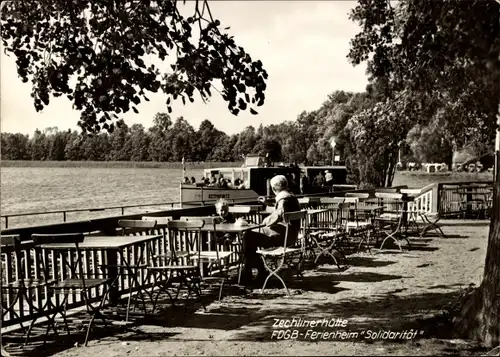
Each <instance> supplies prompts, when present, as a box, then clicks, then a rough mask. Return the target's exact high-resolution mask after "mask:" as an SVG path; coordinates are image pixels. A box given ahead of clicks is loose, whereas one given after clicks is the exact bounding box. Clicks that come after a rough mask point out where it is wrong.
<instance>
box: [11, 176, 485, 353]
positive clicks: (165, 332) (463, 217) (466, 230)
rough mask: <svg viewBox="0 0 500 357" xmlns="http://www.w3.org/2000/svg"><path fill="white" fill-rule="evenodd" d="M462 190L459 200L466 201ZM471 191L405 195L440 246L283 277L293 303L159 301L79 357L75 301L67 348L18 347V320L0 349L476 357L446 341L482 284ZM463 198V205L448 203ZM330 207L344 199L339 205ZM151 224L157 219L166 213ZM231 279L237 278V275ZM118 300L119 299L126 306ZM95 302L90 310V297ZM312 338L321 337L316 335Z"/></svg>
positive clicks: (230, 297) (357, 255)
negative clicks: (465, 298)
mask: <svg viewBox="0 0 500 357" xmlns="http://www.w3.org/2000/svg"><path fill="white" fill-rule="evenodd" d="M457 186H458V188H457ZM461 187H466V188H465V190H463V189H462V188H461ZM480 187H481V189H478V187H476V186H472V185H470V183H469V184H468V185H465V184H456V183H455V184H453V185H442V186H439V185H438V189H439V190H437V191H435V190H433V188H431V189H430V190H429V189H426V190H420V191H419V192H416V193H415V192H414V194H416V197H417V199H416V200H413V201H412V202H410V203H409V207H408V206H407V207H406V208H407V211H408V212H409V211H411V210H413V211H419V212H420V211H422V212H424V211H425V209H428V210H430V211H432V207H441V208H440V211H441V212H442V213H443V217H444V218H442V219H441V220H440V221H439V225H440V227H441V229H442V230H443V233H444V235H445V238H443V237H441V236H439V235H437V233H438V231H431V232H428V233H426V234H425V235H424V236H423V237H420V236H418V235H417V236H411V237H410V238H409V239H410V242H411V246H409V247H405V249H403V250H394V249H387V250H378V249H371V251H361V252H357V251H350V254H347V261H346V264H347V265H348V266H347V268H346V269H339V268H338V267H337V266H336V265H333V263H332V261H330V260H328V259H324V260H321V261H319V262H318V264H312V263H311V264H308V265H307V266H306V267H305V270H304V274H303V277H301V278H298V279H297V278H295V277H292V276H288V275H287V274H285V280H286V281H287V285H288V288H289V290H290V293H291V296H289V297H287V296H286V294H285V293H284V290H283V289H281V286H279V285H277V284H276V283H273V284H271V286H269V287H268V288H267V289H266V291H265V292H264V294H261V292H260V289H259V290H253V291H246V292H243V291H242V290H241V289H239V288H237V286H235V285H234V284H229V285H230V286H229V287H228V288H227V290H225V292H224V295H223V298H222V299H221V300H220V301H218V300H217V292H218V288H217V287H216V288H214V287H210V286H206V287H204V290H203V296H204V298H203V299H204V303H205V305H206V311H205V310H204V309H203V308H202V306H201V304H200V302H195V303H190V304H186V305H185V306H186V310H185V309H178V308H173V307H172V306H171V304H170V303H169V300H168V299H167V296H164V295H162V296H161V297H160V303H159V309H157V311H156V313H154V314H144V313H143V312H142V311H141V309H137V310H136V311H131V313H130V320H129V322H128V323H127V324H118V323H117V324H113V325H112V326H110V327H109V326H108V327H107V328H103V327H102V326H100V325H96V326H95V328H94V331H93V332H92V335H91V339H90V342H89V344H88V346H86V347H81V344H82V341H83V336H84V335H85V328H83V329H82V327H85V326H84V325H83V321H84V320H85V317H86V316H85V314H82V312H81V307H82V302H81V301H78V298H76V299H75V300H74V301H73V302H72V303H73V305H72V306H70V307H73V310H72V311H71V313H70V314H69V315H71V316H70V326H69V327H70V330H71V334H70V335H69V336H68V335H66V333H65V331H64V328H58V330H60V334H59V336H55V335H54V334H50V335H49V336H48V341H47V343H46V344H44V343H43V341H44V335H45V327H46V326H45V325H44V322H43V319H41V320H40V322H41V324H40V325H35V327H34V329H33V332H32V336H31V337H30V341H29V343H28V344H27V345H26V346H25V347H24V346H23V342H24V335H25V334H24V333H23V331H22V330H21V329H16V327H18V323H19V322H21V321H30V320H31V319H32V317H33V316H34V311H29V310H28V311H23V312H21V311H19V315H18V316H17V317H16V316H12V317H11V318H10V319H9V318H7V319H5V318H4V321H3V328H2V339H3V344H4V348H5V351H7V352H8V353H9V354H11V355H23V356H32V355H43V356H48V355H58V356H59V355H60V356H79V355H82V356H83V355H88V354H92V353H99V354H101V355H104V356H106V357H108V356H114V355H124V354H127V355H172V354H177V355H193V354H200V353H201V352H202V353H203V354H209V355H211V354H218V355H220V354H233V355H235V354H236V355H256V354H267V355H269V354H280V355H286V354H294V355H296V354H304V355H306V354H307V355H312V354H314V355H332V354H338V355H347V354H381V355H386V354H403V355H406V354H408V355H415V354H422V355H428V354H429V352H430V351H432V352H434V353H440V354H443V353H466V354H470V353H475V352H481V350H480V349H479V348H478V346H476V345H474V344H468V343H466V342H463V341H462V342H460V341H457V340H453V339H452V338H453V336H451V335H449V334H448V333H447V332H449V329H448V328H447V323H448V322H449V321H448V317H449V314H451V313H453V311H454V307H455V306H454V304H456V303H457V301H458V300H457V299H458V298H459V297H460V295H461V294H463V293H464V292H465V291H466V289H467V288H468V287H469V284H471V283H473V284H479V283H480V281H481V274H482V270H483V262H484V255H485V252H486V244H487V233H488V226H489V222H488V220H487V219H484V218H486V216H487V212H486V211H487V210H485V207H486V206H484V207H483V206H482V205H480V204H479V203H474V204H472V203H471V204H469V203H467V202H474V201H475V198H474V197H472V198H471V196H475V193H473V192H476V191H478V190H479V191H486V190H487V189H488V187H484V186H480ZM401 190H402V189H401V188H400V189H397V191H401ZM403 190H404V189H403ZM429 192H430V193H429ZM461 192H465V193H464V194H463V195H461V196H457V195H460V193H461ZM336 195H341V196H343V195H345V193H336ZM457 197H458V198H457ZM462 198H465V200H463V199H462ZM415 202H416V203H415ZM457 202H458V203H457ZM464 202H465V203H464ZM485 202H486V201H485ZM486 203H487V202H486ZM212 211H213V206H209V207H199V208H194V209H189V210H182V211H180V212H177V213H176V214H174V215H172V211H169V215H171V216H172V217H175V216H176V215H188V216H200V215H206V214H211V213H213V212H212ZM153 215H156V216H158V217H160V216H165V213H164V212H157V213H155V214H153ZM456 217H458V218H460V219H456ZM119 218H122V219H123V218H124V217H114V218H107V219H101V220H96V221H89V222H83V223H82V222H79V223H68V224H66V225H56V226H46V227H43V228H42V227H37V228H36V229H35V228H31V229H19V230H18V231H15V230H11V231H10V232H8V233H9V234H10V233H18V234H21V236H24V237H27V236H29V235H30V234H32V233H34V232H35V230H36V232H37V233H43V232H49V231H50V232H51V233H54V232H56V231H57V230H63V231H65V232H68V231H71V230H72V231H75V230H76V231H82V232H94V234H95V232H102V231H105V230H104V228H105V227H108V229H107V230H106V231H105V232H106V233H107V234H112V233H115V234H116V227H117V220H118V219H119ZM127 218H139V216H137V215H134V216H131V217H127ZM447 218H453V219H447ZM418 223H419V224H420V225H422V224H423V222H418ZM109 227H112V229H110V228H109ZM68 228H70V229H68ZM97 228H100V229H97ZM112 231H113V232H112ZM157 233H161V230H158V232H157ZM3 234H4V235H5V234H6V232H4V233H3ZM100 234H101V233H100ZM116 238H117V239H119V237H116ZM379 243H380V242H379ZM30 244H31V243H30V242H29V241H28V240H27V241H26V243H25V244H23V246H24V248H25V249H31V248H30ZM97 260H99V259H97ZM471 262H473V263H471ZM11 274H14V273H12V272H11ZM232 275H233V276H234V275H237V274H236V271H233V272H232ZM11 279H12V277H11ZM121 284H122V285H121V288H120V289H121V290H120V292H121V293H125V292H126V291H128V287H129V286H128V285H127V284H128V283H127V282H126V281H125V280H123V281H122V282H121ZM122 295H123V296H124V297H126V294H122ZM94 297H95V298H98V297H99V293H96V295H95V296H94ZM181 300H182V299H181ZM148 304H149V302H148ZM182 304H184V303H183V302H182ZM148 307H150V306H148ZM79 309H80V310H79ZM125 310H126V309H125V307H124V304H119V305H117V306H116V305H115V306H111V305H109V306H106V307H105V308H104V310H103V313H104V314H107V315H110V316H113V320H114V321H123V320H124V316H125V314H126V311H125ZM293 319H295V321H296V322H295V325H294V326H293V327H290V328H288V330H292V333H293V330H297V334H298V335H297V336H296V337H292V336H291V335H290V334H285V333H281V335H280V331H285V330H287V329H286V328H276V327H274V326H273V325H275V323H276V321H277V320H278V323H277V324H278V325H279V321H282V322H286V321H288V320H290V321H293ZM324 319H328V320H330V319H342V320H346V321H347V326H346V327H338V326H333V327H332V326H330V327H329V326H326V325H325V326H323V325H322V326H321V327H320V326H315V327H313V328H310V327H309V328H308V327H306V326H304V325H305V324H307V323H308V322H307V321H309V322H310V321H316V320H324ZM412 329H413V331H418V334H417V335H416V336H415V337H412V338H410V339H408V340H403V341H397V342H395V341H387V340H385V341H384V340H383V339H382V338H381V337H380V336H378V335H377V336H378V337H377V336H375V335H373V334H372V333H373V332H375V331H377V332H378V331H388V330H391V331H396V332H404V331H411V330H412ZM342 331H347V332H349V333H351V335H347V340H344V339H343V337H342V336H343V335H341V334H340V333H341V332H342ZM369 331H370V332H369ZM318 332H321V333H324V332H327V334H326V335H324V334H315V333H318ZM356 334H357V335H356ZM368 334H370V336H367V335H368ZM374 336H375V337H376V338H375V339H373V337H374ZM353 342H358V343H353ZM198 351H200V352H198ZM260 351H262V352H260Z"/></svg>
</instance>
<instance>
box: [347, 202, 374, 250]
mask: <svg viewBox="0 0 500 357" xmlns="http://www.w3.org/2000/svg"><path fill="white" fill-rule="evenodd" d="M339 208H340V209H341V210H342V211H343V212H344V214H343V219H344V222H343V223H342V226H343V230H344V231H345V232H346V233H347V235H348V236H349V237H352V238H360V239H359V244H358V249H357V251H358V252H359V251H360V249H361V247H362V245H363V243H364V242H366V247H367V248H368V251H369V252H370V253H371V249H370V238H371V234H372V232H373V230H374V226H373V221H372V217H371V216H370V214H367V213H366V212H364V211H361V210H359V209H358V204H357V203H354V204H351V203H342V204H341V205H340V207H339Z"/></svg>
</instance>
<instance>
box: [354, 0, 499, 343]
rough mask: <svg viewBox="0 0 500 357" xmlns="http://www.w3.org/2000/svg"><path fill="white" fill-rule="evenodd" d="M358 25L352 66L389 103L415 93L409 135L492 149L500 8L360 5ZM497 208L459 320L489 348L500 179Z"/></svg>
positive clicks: (453, 2) (490, 1)
mask: <svg viewBox="0 0 500 357" xmlns="http://www.w3.org/2000/svg"><path fill="white" fill-rule="evenodd" d="M351 18H352V19H353V20H354V21H356V22H358V23H359V24H360V25H361V32H360V33H359V34H357V35H356V36H355V37H354V38H353V39H352V41H351V50H350V53H349V56H348V57H349V59H350V60H351V61H352V63H353V64H359V63H361V62H364V61H366V62H367V64H368V66H367V68H368V73H369V75H370V81H371V84H372V86H373V88H374V89H376V92H378V93H379V98H380V100H381V101H382V100H384V98H387V100H393V99H394V98H397V97H398V96H399V94H400V93H401V92H402V91H409V92H411V93H412V96H411V97H407V100H408V102H409V103H412V107H413V108H414V115H413V116H412V118H413V120H412V123H410V124H411V125H406V123H404V122H403V123H404V124H405V127H406V128H407V129H408V130H411V127H413V132H412V133H415V132H416V131H419V130H422V131H424V132H425V131H426V130H430V129H431V128H434V129H436V128H440V129H442V130H443V134H444V135H445V137H446V138H449V139H450V141H453V142H454V143H455V144H457V143H458V144H459V145H460V144H462V145H463V144H464V143H467V142H468V143H469V144H470V142H471V141H474V140H478V139H479V138H485V139H486V142H487V144H486V146H489V143H490V142H491V137H492V136H493V135H494V131H495V128H496V116H497V114H498V115H500V113H499V111H500V105H499V104H500V86H499V83H500V82H499V81H500V56H499V54H500V36H499V33H500V32H499V31H500V21H499V20H500V2H498V1H495V0H471V1H461V0H442V1H432V0H401V1H399V2H398V3H397V4H394V3H393V2H391V1H390V0H370V1H368V0H358V5H357V6H356V7H355V9H354V10H353V11H352V13H351ZM373 88H372V89H373ZM394 120H397V118H394ZM397 124H399V122H397V121H396V123H395V124H394V125H397ZM424 135H425V133H424ZM425 140H427V141H428V142H427V144H429V140H430V141H432V140H433V139H432V138H430V137H429V136H427V137H426V138H425ZM479 140H480V139H479ZM427 144H426V146H427ZM493 202H494V205H493V213H492V222H491V227H490V235H489V239H488V249H487V253H486V261H485V268H484V278H483V281H482V283H481V286H480V288H479V289H477V291H476V292H475V293H474V294H471V296H470V298H469V299H468V301H467V302H466V303H465V304H464V307H463V310H462V314H461V316H460V317H459V318H458V319H457V320H456V322H457V324H456V326H457V327H458V329H459V331H460V332H462V333H463V335H465V336H466V337H470V338H475V339H479V340H482V341H483V342H484V344H485V345H488V346H495V345H497V344H498V343H500V314H499V313H498V312H499V311H500V308H499V307H500V289H499V288H498V287H499V286H500V274H499V271H500V264H499V263H498V262H500V216H499V214H500V209H499V208H498V202H500V180H497V182H496V184H495V189H494V198H493Z"/></svg>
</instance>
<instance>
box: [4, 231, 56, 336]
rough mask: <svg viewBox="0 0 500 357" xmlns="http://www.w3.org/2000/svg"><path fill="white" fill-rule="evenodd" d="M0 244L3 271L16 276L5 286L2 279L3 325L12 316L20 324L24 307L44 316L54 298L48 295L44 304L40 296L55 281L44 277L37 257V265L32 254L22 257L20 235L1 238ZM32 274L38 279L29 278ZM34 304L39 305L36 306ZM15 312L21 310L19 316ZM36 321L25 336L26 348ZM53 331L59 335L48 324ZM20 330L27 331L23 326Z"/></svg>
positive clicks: (50, 325)
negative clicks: (3, 261) (3, 264)
mask: <svg viewBox="0 0 500 357" xmlns="http://www.w3.org/2000/svg"><path fill="white" fill-rule="evenodd" d="M0 244H1V246H2V248H1V251H2V254H3V255H4V259H5V264H6V265H5V266H4V267H5V268H6V271H7V272H9V271H10V272H12V274H9V275H14V274H15V276H16V279H15V280H12V281H6V282H4V279H3V278H2V286H1V290H2V293H1V295H2V298H1V303H2V321H4V319H5V317H6V316H7V315H10V317H11V318H17V319H20V320H21V318H22V315H21V316H20V314H22V310H24V307H25V306H27V307H28V309H29V311H30V312H31V313H32V314H34V315H35V316H41V315H42V314H43V312H44V311H46V310H47V309H48V308H49V307H51V305H50V304H51V298H52V295H51V294H47V295H46V296H45V302H44V301H43V299H42V296H41V293H42V291H43V290H45V289H46V288H47V287H48V286H49V285H51V284H54V283H55V282H56V281H55V280H54V279H49V276H47V275H45V274H43V271H42V270H41V265H40V263H41V262H40V260H39V259H37V257H35V261H34V262H33V261H31V255H30V254H26V256H24V255H23V253H22V249H21V239H20V237H19V235H4V236H0ZM27 267H29V269H27ZM31 272H33V273H34V274H36V277H32V276H31V274H30V273H31ZM49 292H50V290H49ZM35 301H36V302H37V304H35ZM16 306H19V308H16ZM16 310H19V312H18V311H16ZM37 320H38V317H34V318H33V319H32V320H31V324H30V326H29V328H28V331H27V332H26V339H25V342H24V345H26V344H27V343H28V340H29V337H30V334H31V330H32V328H33V325H34V324H35V322H36V321H37ZM50 327H52V329H53V330H54V331H55V332H56V333H57V331H56V330H55V325H54V321H50V320H49V321H48V325H47V328H48V330H49V329H50ZM21 328H22V329H23V330H24V326H23V325H22V323H21ZM47 334H48V332H47ZM47 334H46V335H47Z"/></svg>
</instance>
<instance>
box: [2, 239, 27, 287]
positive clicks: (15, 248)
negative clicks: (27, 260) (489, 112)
mask: <svg viewBox="0 0 500 357" xmlns="http://www.w3.org/2000/svg"><path fill="white" fill-rule="evenodd" d="M0 245H1V246H2V248H1V249H0V251H1V252H2V253H3V254H9V255H10V257H12V253H14V254H13V256H14V257H15V259H14V260H12V259H6V264H9V263H7V262H9V261H10V262H12V261H14V262H15V269H16V270H15V272H16V273H17V276H18V278H19V279H21V280H22V279H24V274H23V271H24V270H25V269H23V262H24V260H23V258H24V257H23V255H22V253H21V237H20V236H19V235H18V234H14V235H4V236H0ZM10 268H12V265H11V266H10ZM2 273H3V272H2ZM3 278H4V277H0V279H2V281H3ZM7 278H9V277H7Z"/></svg>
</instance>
